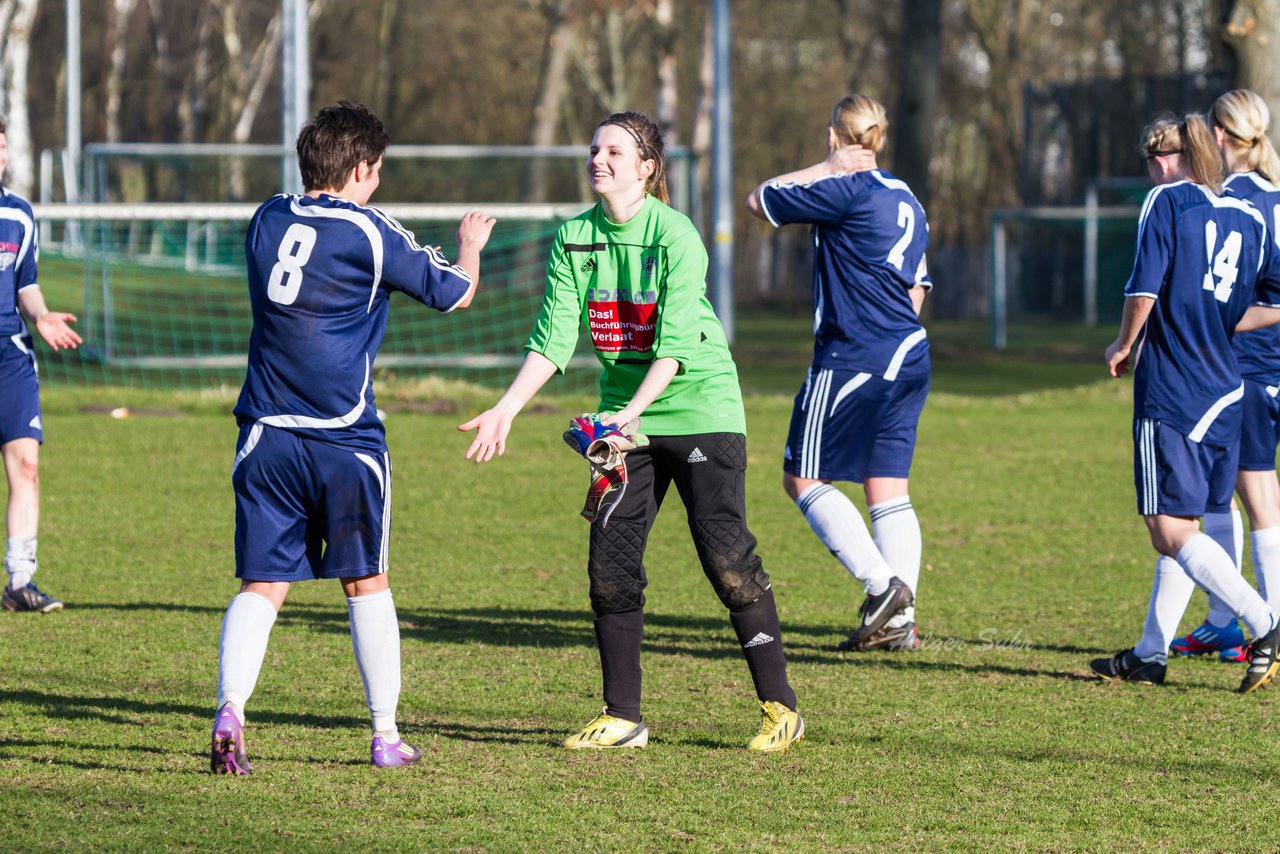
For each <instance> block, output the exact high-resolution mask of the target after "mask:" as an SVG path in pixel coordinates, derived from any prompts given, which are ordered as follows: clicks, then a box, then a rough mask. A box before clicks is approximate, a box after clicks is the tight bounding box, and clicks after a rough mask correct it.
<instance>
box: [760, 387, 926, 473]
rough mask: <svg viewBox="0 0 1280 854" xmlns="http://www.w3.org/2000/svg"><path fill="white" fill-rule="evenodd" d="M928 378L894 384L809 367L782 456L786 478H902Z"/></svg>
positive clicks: (912, 448)
mask: <svg viewBox="0 0 1280 854" xmlns="http://www.w3.org/2000/svg"><path fill="white" fill-rule="evenodd" d="M928 395H929V376H928V375H927V374H926V375H924V376H919V377H903V376H899V377H898V378H897V379H896V380H886V379H884V378H883V377H877V376H872V375H871V374H868V373H865V372H859V371H838V370H830V369H820V368H810V369H809V378H808V380H806V381H805V384H804V387H803V388H801V389H800V393H799V394H797V395H796V402H795V406H794V407H793V408H792V410H791V429H790V431H789V432H788V434H787V448H786V451H785V452H784V453H783V457H782V469H783V471H785V472H786V473H787V474H790V475H794V476H796V477H802V478H808V479H811V480H849V481H853V482H855V483H862V482H863V481H864V480H866V479H867V478H869V477H902V478H905V477H907V475H908V473H909V472H910V471H911V458H912V455H913V454H914V453H915V449H916V424H917V423H918V422H919V420H920V412H921V410H923V409H924V401H925V398H926V397H927V396H928Z"/></svg>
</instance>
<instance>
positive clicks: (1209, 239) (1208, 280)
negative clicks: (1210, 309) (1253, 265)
mask: <svg viewBox="0 0 1280 854" xmlns="http://www.w3.org/2000/svg"><path fill="white" fill-rule="evenodd" d="M1242 240H1243V238H1242V237H1241V236H1240V232H1238V231H1232V232H1231V233H1230V234H1228V235H1227V239H1226V240H1224V241H1222V249H1221V250H1220V251H1219V252H1218V254H1217V255H1214V254H1213V250H1214V249H1216V248H1217V245H1218V224H1217V223H1216V222H1213V221H1209V222H1206V223H1205V224H1204V242H1205V251H1206V253H1207V254H1208V256H1209V257H1208V261H1209V269H1208V270H1206V271H1205V274H1204V289H1205V290H1206V291H1213V297H1214V299H1216V300H1217V301H1218V302H1226V301H1227V300H1229V299H1231V289H1232V288H1234V287H1235V284H1236V277H1237V276H1239V275H1240V268H1239V261H1240V243H1241V241H1242ZM1215 277H1217V281H1216V282H1215V281H1214V278H1215Z"/></svg>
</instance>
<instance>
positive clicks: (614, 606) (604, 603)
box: [591, 575, 644, 616]
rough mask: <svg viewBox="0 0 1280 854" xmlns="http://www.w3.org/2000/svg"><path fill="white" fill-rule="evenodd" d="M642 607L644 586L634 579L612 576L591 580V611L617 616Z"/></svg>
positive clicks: (597, 613)
mask: <svg viewBox="0 0 1280 854" xmlns="http://www.w3.org/2000/svg"><path fill="white" fill-rule="evenodd" d="M643 607H644V585H643V584H641V583H640V582H639V581H638V580H636V579H634V578H625V577H623V576H619V575H614V576H610V577H607V578H596V577H594V576H593V577H592V579H591V611H592V613H594V614H596V615H597V616H599V615H601V614H619V613H622V612H623V611H634V610H635V609H637V608H643Z"/></svg>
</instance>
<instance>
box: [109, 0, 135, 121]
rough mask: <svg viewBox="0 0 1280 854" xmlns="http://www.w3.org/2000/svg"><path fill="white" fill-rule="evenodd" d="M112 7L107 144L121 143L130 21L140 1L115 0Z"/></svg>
mask: <svg viewBox="0 0 1280 854" xmlns="http://www.w3.org/2000/svg"><path fill="white" fill-rule="evenodd" d="M111 5H112V13H113V15H112V18H111V34H110V36H108V38H109V40H110V42H109V43H110V45H111V67H110V69H108V71H107V107H106V113H107V115H106V120H107V142H119V141H120V139H121V134H120V101H121V93H120V87H121V84H122V81H123V80H124V66H125V60H126V59H127V58H128V53H127V51H128V48H129V42H128V33H129V21H130V19H131V18H133V10H134V9H136V8H137V7H138V0H114V2H113V3H112V4H111Z"/></svg>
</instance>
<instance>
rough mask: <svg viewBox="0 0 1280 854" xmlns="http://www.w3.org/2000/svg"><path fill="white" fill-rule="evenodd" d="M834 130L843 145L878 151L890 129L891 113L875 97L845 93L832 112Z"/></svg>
mask: <svg viewBox="0 0 1280 854" xmlns="http://www.w3.org/2000/svg"><path fill="white" fill-rule="evenodd" d="M831 129H832V130H834V131H835V132H836V141H837V142H839V143H840V144H841V145H860V146H862V147H863V148H868V149H870V150H871V151H873V152H879V151H880V150H881V149H882V148H884V143H885V138H886V135H887V134H888V132H889V116H888V114H887V113H886V112H885V110H884V105H883V104H881V103H880V102H879V101H877V100H876V99H875V98H870V97H868V96H866V95H846V96H845V97H844V98H841V99H840V103H838V104H836V105H835V108H834V109H833V110H832V111H831Z"/></svg>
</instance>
